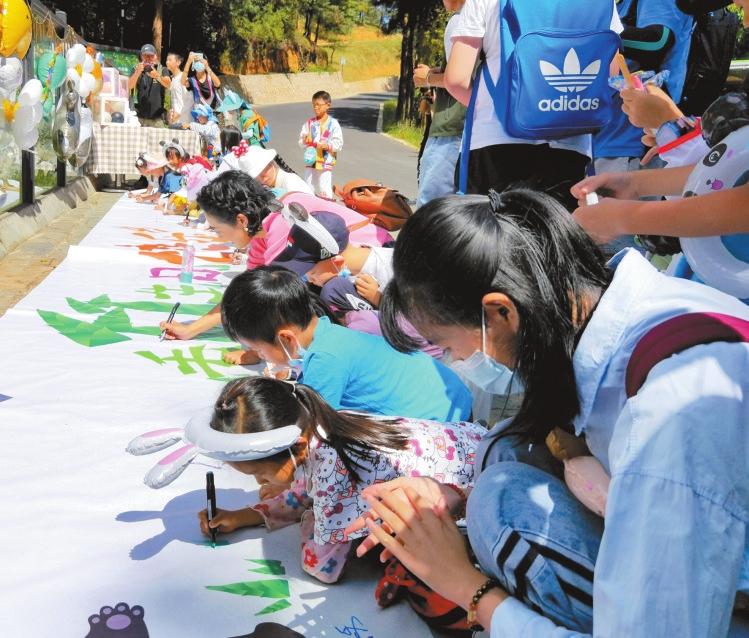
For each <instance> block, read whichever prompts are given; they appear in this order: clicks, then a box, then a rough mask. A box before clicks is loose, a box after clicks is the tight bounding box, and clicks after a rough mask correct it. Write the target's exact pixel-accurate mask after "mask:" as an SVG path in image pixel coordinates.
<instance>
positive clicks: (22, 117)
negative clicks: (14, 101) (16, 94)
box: [11, 106, 37, 136]
mask: <svg viewBox="0 0 749 638" xmlns="http://www.w3.org/2000/svg"><path fill="white" fill-rule="evenodd" d="M36 124H37V123H36V122H35V121H34V107H33V106H19V107H18V110H17V111H16V117H15V119H14V120H13V124H12V125H11V129H12V130H13V135H16V136H17V135H19V134H21V133H28V132H29V131H30V130H31V129H33V128H35V127H36Z"/></svg>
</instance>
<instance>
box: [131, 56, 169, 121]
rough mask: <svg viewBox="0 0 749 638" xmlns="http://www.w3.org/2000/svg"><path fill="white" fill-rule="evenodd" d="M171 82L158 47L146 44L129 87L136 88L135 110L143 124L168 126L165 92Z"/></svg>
mask: <svg viewBox="0 0 749 638" xmlns="http://www.w3.org/2000/svg"><path fill="white" fill-rule="evenodd" d="M171 84H172V80H171V74H170V73H169V70H168V69H166V68H164V67H162V66H161V65H160V64H159V59H158V56H157V54H156V47H154V46H153V44H144V45H143V46H142V47H141V49H140V62H139V63H138V65H137V66H136V67H135V69H134V70H133V74H132V75H131V76H130V80H129V82H128V88H129V89H130V90H131V91H132V90H133V89H135V90H136V98H137V105H136V107H135V110H136V112H137V113H138V119H139V120H140V123H141V126H152V127H156V128H163V127H165V126H166V122H165V119H164V118H165V115H166V109H165V108H164V92H165V90H166V89H167V88H169V87H170V86H171Z"/></svg>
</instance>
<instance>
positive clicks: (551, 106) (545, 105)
mask: <svg viewBox="0 0 749 638" xmlns="http://www.w3.org/2000/svg"><path fill="white" fill-rule="evenodd" d="M599 105H600V100H599V99H598V98H589V97H586V98H581V97H580V96H578V95H576V96H575V97H573V98H569V97H567V96H566V95H561V96H560V97H558V98H556V99H555V100H541V101H540V102H539V103H538V108H539V110H541V111H544V112H546V113H548V112H550V111H555V112H559V111H597V110H598V107H599Z"/></svg>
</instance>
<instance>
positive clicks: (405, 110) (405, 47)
mask: <svg viewBox="0 0 749 638" xmlns="http://www.w3.org/2000/svg"><path fill="white" fill-rule="evenodd" d="M402 32H403V41H402V42H401V69H400V79H399V81H398V106H397V107H396V109H395V118H396V120H398V121H402V120H405V119H407V118H409V117H410V116H411V115H412V113H413V104H412V102H413V95H414V86H413V69H414V37H415V35H416V20H415V18H414V16H413V15H412V14H410V13H409V14H406V16H405V17H404V25H403V29H402Z"/></svg>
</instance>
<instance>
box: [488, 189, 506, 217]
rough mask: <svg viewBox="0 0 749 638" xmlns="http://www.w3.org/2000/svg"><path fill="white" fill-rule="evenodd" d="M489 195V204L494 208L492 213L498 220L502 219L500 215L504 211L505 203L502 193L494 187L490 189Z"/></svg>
mask: <svg viewBox="0 0 749 638" xmlns="http://www.w3.org/2000/svg"><path fill="white" fill-rule="evenodd" d="M487 197H489V206H491V208H492V214H493V215H494V218H495V219H496V220H497V221H500V215H501V214H502V212H503V211H504V208H505V205H504V203H503V202H502V193H498V192H497V191H495V190H494V189H493V188H490V189H489V192H488V193H487Z"/></svg>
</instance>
